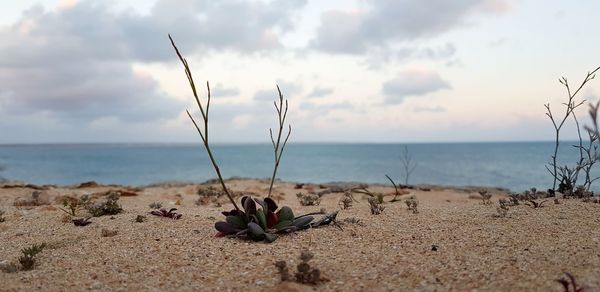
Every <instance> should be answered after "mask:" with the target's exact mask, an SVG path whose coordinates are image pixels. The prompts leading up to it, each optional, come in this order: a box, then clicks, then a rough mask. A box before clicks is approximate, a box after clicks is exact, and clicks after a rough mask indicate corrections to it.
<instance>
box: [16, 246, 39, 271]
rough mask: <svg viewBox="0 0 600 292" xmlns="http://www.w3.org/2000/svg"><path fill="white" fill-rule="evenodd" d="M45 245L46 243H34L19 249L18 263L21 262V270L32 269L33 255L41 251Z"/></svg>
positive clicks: (33, 264)
mask: <svg viewBox="0 0 600 292" xmlns="http://www.w3.org/2000/svg"><path fill="white" fill-rule="evenodd" d="M45 247H46V243H42V244H34V245H32V246H30V247H27V248H24V249H22V250H21V253H22V254H23V255H21V256H20V257H19V263H20V264H21V269H22V270H23V271H29V270H33V268H34V266H35V257H36V255H37V254H39V253H40V252H42V250H44V248H45Z"/></svg>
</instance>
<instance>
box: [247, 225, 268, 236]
mask: <svg viewBox="0 0 600 292" xmlns="http://www.w3.org/2000/svg"><path fill="white" fill-rule="evenodd" d="M248 232H249V233H250V234H251V235H252V237H254V238H256V239H262V237H263V236H264V235H265V230H264V229H262V228H261V227H260V226H259V225H258V224H256V223H254V222H250V223H248Z"/></svg>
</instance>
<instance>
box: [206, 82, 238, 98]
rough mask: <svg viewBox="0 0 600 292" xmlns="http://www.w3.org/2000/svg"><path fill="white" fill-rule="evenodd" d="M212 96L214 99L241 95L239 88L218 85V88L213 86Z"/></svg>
mask: <svg viewBox="0 0 600 292" xmlns="http://www.w3.org/2000/svg"><path fill="white" fill-rule="evenodd" d="M210 94H211V96H213V97H223V96H237V95H239V94H240V90H239V89H238V88H237V87H225V86H223V84H221V83H217V85H216V86H211V88H210Z"/></svg>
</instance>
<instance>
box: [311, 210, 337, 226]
mask: <svg viewBox="0 0 600 292" xmlns="http://www.w3.org/2000/svg"><path fill="white" fill-rule="evenodd" d="M338 212H339V211H335V212H332V213H329V214H327V215H325V216H323V217H322V218H321V219H319V220H317V221H315V222H313V223H311V224H310V227H319V226H323V225H329V224H330V223H331V222H333V221H335V218H336V217H337V214H338Z"/></svg>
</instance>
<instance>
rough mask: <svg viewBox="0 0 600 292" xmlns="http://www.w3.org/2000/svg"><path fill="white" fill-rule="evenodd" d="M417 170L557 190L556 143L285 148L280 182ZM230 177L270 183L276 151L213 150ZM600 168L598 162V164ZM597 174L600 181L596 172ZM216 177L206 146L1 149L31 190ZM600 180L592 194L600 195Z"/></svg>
mask: <svg viewBox="0 0 600 292" xmlns="http://www.w3.org/2000/svg"><path fill="white" fill-rule="evenodd" d="M574 144H575V142H561V148H560V151H559V156H558V157H559V165H569V166H573V165H574V164H575V163H576V161H577V159H578V155H579V154H578V150H577V149H576V148H575V147H573V146H572V145H574ZM405 147H406V149H407V150H408V151H407V152H408V156H409V157H410V158H411V160H412V161H413V162H414V163H415V164H416V167H415V168H414V171H413V172H412V174H411V175H410V176H409V177H408V183H409V184H431V185H448V186H489V187H502V188H506V189H509V190H512V191H523V190H526V189H530V188H532V187H535V188H537V189H548V188H550V187H552V183H553V180H552V176H551V175H550V174H549V173H548V171H547V170H546V168H545V165H547V163H548V162H549V161H550V159H551V158H550V157H551V155H552V153H553V149H554V143H553V142H498V143H488V142H486V143H421V144H419V143H410V144H361V143H327V144H322V143H295V144H289V145H287V147H286V148H285V153H284V155H283V157H282V159H281V165H280V168H279V171H278V174H277V178H279V179H281V180H283V181H292V182H311V183H327V182H364V183H388V180H387V179H386V177H385V175H389V176H390V177H392V178H393V179H394V180H395V181H396V182H398V183H405V179H406V177H405V171H404V167H403V163H402V158H403V156H404V155H405V154H406V152H405ZM212 148H213V153H214V156H215V158H216V160H217V162H218V164H219V166H220V169H221V172H222V174H223V176H224V177H226V178H229V177H245V178H267V177H270V176H271V173H272V171H273V164H274V153H273V149H272V146H271V144H215V145H213V146H212ZM599 165H600V163H599ZM592 173H593V175H594V177H595V176H600V170H598V169H594V170H593V172H592ZM215 177H216V175H215V172H214V170H213V168H212V165H211V163H210V160H209V159H208V156H207V154H206V152H205V150H204V148H203V145H201V144H52V145H45V144H44V145H38V144H36V145H0V178H4V179H7V180H19V181H24V182H27V183H33V184H56V185H71V184H77V183H81V182H85V181H96V182H98V183H103V184H124V185H132V186H143V185H149V184H155V183H165V182H170V183H172V182H203V181H206V180H209V179H212V178H215ZM599 185H600V181H598V182H597V185H595V186H593V188H592V189H593V190H594V191H596V192H598V191H599V190H600V187H599Z"/></svg>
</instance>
